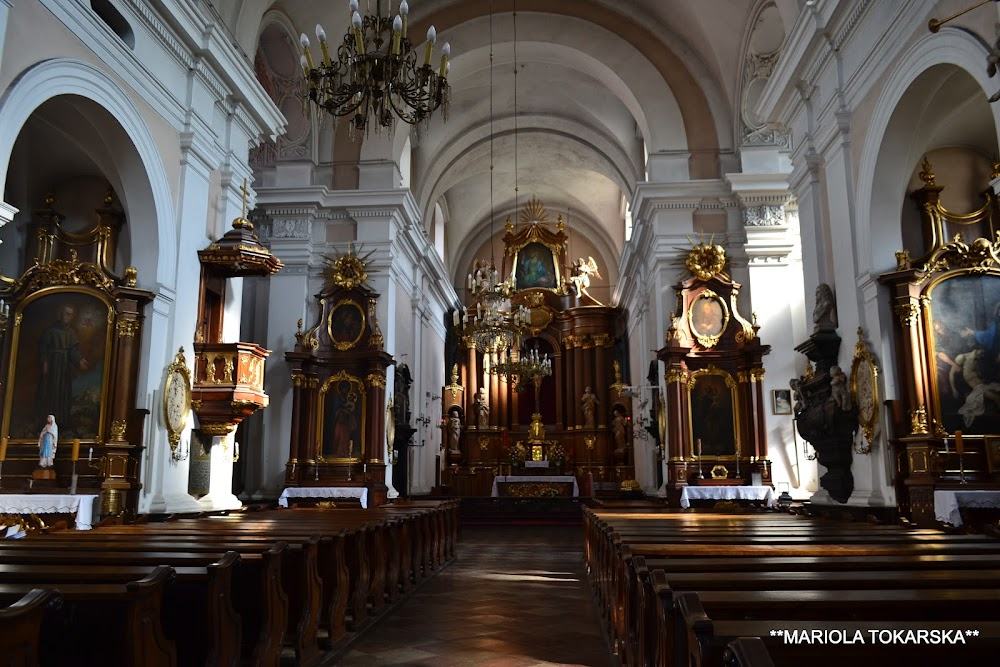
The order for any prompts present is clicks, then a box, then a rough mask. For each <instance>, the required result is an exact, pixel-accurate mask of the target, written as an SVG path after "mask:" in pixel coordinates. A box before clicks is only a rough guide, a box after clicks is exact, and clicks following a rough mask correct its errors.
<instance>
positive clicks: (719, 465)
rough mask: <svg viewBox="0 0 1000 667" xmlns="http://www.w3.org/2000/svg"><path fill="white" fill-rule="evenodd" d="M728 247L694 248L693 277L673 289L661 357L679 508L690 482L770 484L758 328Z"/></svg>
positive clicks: (673, 495) (671, 493)
mask: <svg viewBox="0 0 1000 667" xmlns="http://www.w3.org/2000/svg"><path fill="white" fill-rule="evenodd" d="M725 265H726V256H725V251H724V250H723V248H722V246H718V245H713V244H712V243H711V242H709V243H707V244H706V243H702V244H699V245H696V246H694V247H693V248H692V249H691V251H690V252H689V253H688V257H687V262H686V266H687V269H688V271H690V272H691V277H689V278H688V279H686V280H684V281H682V282H680V283H679V284H677V285H675V286H674V291H675V292H676V293H677V306H676V309H675V311H674V313H673V314H672V315H671V323H670V327H669V328H668V329H667V334H666V345H664V347H663V348H661V349H660V350H659V351H658V352H657V358H658V359H659V360H660V361H662V362H663V363H664V364H665V366H666V392H665V396H664V409H665V410H669V412H670V414H673V415H680V416H681V418H680V419H672V420H670V421H669V424H667V427H666V446H667V452H666V456H667V460H668V466H667V467H668V476H669V479H668V482H667V492H668V498H669V500H670V503H671V504H672V505H673V506H677V504H678V503H679V501H680V495H681V490H682V489H683V488H684V487H685V486H687V485H688V484H699V485H701V484H707V485H712V484H719V485H734V484H735V485H740V484H745V480H746V479H748V478H749V477H750V475H751V473H753V472H759V473H760V474H761V479H762V483H763V484H765V485H769V484H770V483H771V467H770V462H769V460H768V458H767V433H766V429H765V424H764V414H765V402H764V392H763V389H762V380H763V378H764V367H763V362H762V359H763V357H764V355H765V354H767V353H768V352H770V350H771V348H770V346H767V345H762V344H761V342H760V338H759V337H758V336H757V332H758V330H759V327H758V326H757V325H756V324H755V323H751V322H748V321H747V320H746V319H744V318H743V316H742V315H740V312H739V308H738V297H739V290H740V285H739V283H736V282H733V280H732V279H731V278H730V277H729V276H728V275H727V274H726V273H725V271H724V269H725Z"/></svg>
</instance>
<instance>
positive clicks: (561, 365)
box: [515, 349, 566, 431]
mask: <svg viewBox="0 0 1000 667" xmlns="http://www.w3.org/2000/svg"><path fill="white" fill-rule="evenodd" d="M553 356H554V357H555V358H554V359H553V360H552V364H553V367H554V368H553V371H552V373H553V378H552V379H553V380H555V382H556V429H558V430H560V431H561V430H563V429H564V428H566V417H565V409H566V407H565V405H564V403H563V398H564V394H565V393H566V392H565V390H564V389H563V387H565V386H566V383H565V382H563V381H562V379H563V378H564V377H565V376H566V375H565V374H566V354H565V353H563V352H562V350H561V349H560V350H559V354H555V355H553ZM515 400H516V399H515Z"/></svg>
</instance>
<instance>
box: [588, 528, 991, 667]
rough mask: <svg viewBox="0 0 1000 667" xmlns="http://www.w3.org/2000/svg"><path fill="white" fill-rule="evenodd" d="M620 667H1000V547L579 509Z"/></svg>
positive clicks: (915, 533)
mask: <svg viewBox="0 0 1000 667" xmlns="http://www.w3.org/2000/svg"><path fill="white" fill-rule="evenodd" d="M584 527H585V531H586V559H587V568H588V572H589V574H590V579H591V584H592V586H593V589H594V594H595V596H596V599H597V602H598V605H599V607H600V610H601V613H602V616H603V621H604V623H605V624H606V627H607V630H608V633H609V637H610V640H611V642H612V645H613V648H614V651H615V653H616V654H617V656H618V660H619V663H620V664H621V665H628V666H640V667H666V666H671V665H675V666H678V667H681V666H684V667H716V666H720V665H726V667H731V666H736V665H739V666H743V667H769V666H770V665H779V666H780V665H786V664H787V665H793V664H800V663H801V664H808V665H809V666H810V667H826V666H827V665H829V666H831V667H832V666H834V665H836V666H837V667H843V665H845V664H850V663H851V662H854V663H855V664H866V665H867V664H884V665H890V664H909V665H911V666H913V665H931V664H934V665H937V664H945V663H946V662H954V663H955V664H995V661H996V659H997V657H996V656H997V655H1000V653H998V651H1000V615H998V610H1000V541H998V540H997V539H995V538H992V537H987V536H980V535H949V534H945V533H942V532H940V531H937V530H931V529H914V528H908V527H903V526H886V525H870V524H855V523H847V522H844V523H835V522H829V521H823V520H818V519H814V518H809V517H804V516H794V515H790V514H779V513H763V514H737V515H723V514H693V513H666V512H628V511H600V510H593V509H586V510H585V511H584Z"/></svg>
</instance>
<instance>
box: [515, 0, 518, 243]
mask: <svg viewBox="0 0 1000 667" xmlns="http://www.w3.org/2000/svg"><path fill="white" fill-rule="evenodd" d="M517 172H518V169H517V2H516V1H515V2H514V219H515V223H514V224H517V223H516V219H517V212H518V210H519V208H518V200H517V196H518V191H517V186H518V173H517Z"/></svg>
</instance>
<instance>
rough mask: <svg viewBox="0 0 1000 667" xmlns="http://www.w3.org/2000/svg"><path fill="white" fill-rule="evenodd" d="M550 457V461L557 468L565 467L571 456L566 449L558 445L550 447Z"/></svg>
mask: <svg viewBox="0 0 1000 667" xmlns="http://www.w3.org/2000/svg"><path fill="white" fill-rule="evenodd" d="M548 457H549V461H551V462H553V463H554V464H556V465H557V466H564V465H566V463H567V461H569V454H568V453H567V452H566V448H565V447H563V446H562V445H560V444H558V443H557V444H555V445H552V446H551V447H549V451H548Z"/></svg>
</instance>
